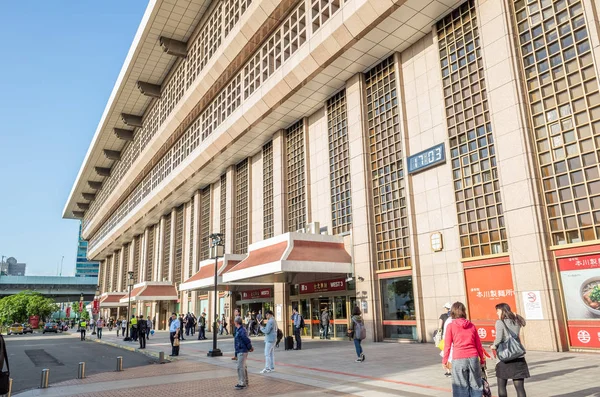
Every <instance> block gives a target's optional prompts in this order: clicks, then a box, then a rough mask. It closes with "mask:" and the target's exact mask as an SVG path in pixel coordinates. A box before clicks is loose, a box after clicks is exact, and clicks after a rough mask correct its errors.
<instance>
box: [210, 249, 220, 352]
mask: <svg viewBox="0 0 600 397" xmlns="http://www.w3.org/2000/svg"><path fill="white" fill-rule="evenodd" d="M214 247H215V289H214V293H215V299H214V305H213V307H214V312H213V316H215V321H214V322H213V346H212V350H210V351H209V352H208V353H207V354H206V355H207V356H208V357H220V356H222V355H223V353H222V352H221V350H220V349H218V348H217V320H218V318H219V317H218V314H217V300H218V299H219V291H218V289H217V288H218V287H217V271H218V267H219V255H218V253H217V250H218V248H217V246H216V245H214Z"/></svg>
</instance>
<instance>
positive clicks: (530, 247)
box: [477, 0, 566, 351]
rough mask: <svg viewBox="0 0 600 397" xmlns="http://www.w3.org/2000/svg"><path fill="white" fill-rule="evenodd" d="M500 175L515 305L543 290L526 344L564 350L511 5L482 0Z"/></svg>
mask: <svg viewBox="0 0 600 397" xmlns="http://www.w3.org/2000/svg"><path fill="white" fill-rule="evenodd" d="M477 3H478V4H477V5H478V7H477V16H478V24H479V26H480V29H479V32H480V40H481V48H482V51H483V54H482V57H483V62H484V64H485V69H484V73H485V77H486V79H485V81H486V85H487V94H488V103H489V109H490V116H491V123H492V130H493V132H494V137H495V148H496V159H497V162H498V178H499V181H500V186H501V192H502V204H503V208H504V218H505V223H506V232H507V238H508V249H509V253H510V259H511V265H512V275H513V283H514V291H515V298H516V301H517V308H516V311H517V312H519V313H523V312H524V306H523V301H522V299H521V298H522V292H523V291H532V290H533V291H540V292H541V298H542V307H543V311H544V318H545V319H544V320H531V321H528V323H527V327H525V328H524V329H523V336H524V338H525V344H526V345H527V346H528V348H529V349H532V350H551V351H557V350H562V349H563V348H564V346H565V343H564V342H561V341H565V340H566V338H565V335H564V333H565V330H564V327H563V326H562V324H563V323H562V311H561V309H560V308H561V301H560V295H559V290H558V280H557V279H556V277H553V275H556V269H555V266H554V264H553V263H552V260H551V256H550V255H549V252H548V247H547V245H546V236H545V234H544V215H543V214H544V213H545V209H544V207H543V203H542V202H541V201H540V197H541V193H540V192H539V190H538V181H537V179H536V178H537V177H536V175H537V173H536V169H535V167H537V165H536V162H535V150H534V149H533V145H534V144H535V143H534V142H531V140H530V137H531V132H530V130H529V126H528V123H527V122H525V120H526V119H527V110H526V109H527V102H526V101H524V98H525V96H524V95H525V94H524V93H523V92H522V89H521V87H523V86H524V84H523V82H522V81H521V78H520V74H519V68H518V62H519V60H518V59H517V58H516V57H517V49H516V48H515V47H514V43H515V42H516V40H517V37H516V35H517V33H516V32H514V31H513V29H512V26H511V24H510V22H509V21H511V18H512V15H511V12H512V11H511V9H510V7H509V5H508V3H507V2H506V1H482V0H479V1H478V2H477Z"/></svg>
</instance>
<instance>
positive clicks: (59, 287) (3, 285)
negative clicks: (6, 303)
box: [0, 276, 98, 302]
mask: <svg viewBox="0 0 600 397" xmlns="http://www.w3.org/2000/svg"><path fill="white" fill-rule="evenodd" d="M97 286H98V278H97V277H58V276H0V298H1V297H4V296H9V295H14V294H17V293H19V292H21V291H24V290H30V291H35V292H39V293H40V294H42V295H44V296H47V297H49V298H54V299H55V300H56V302H76V301H79V297H80V296H81V294H83V299H84V300H85V301H88V302H89V301H91V300H93V299H94V295H95V294H96V287H97Z"/></svg>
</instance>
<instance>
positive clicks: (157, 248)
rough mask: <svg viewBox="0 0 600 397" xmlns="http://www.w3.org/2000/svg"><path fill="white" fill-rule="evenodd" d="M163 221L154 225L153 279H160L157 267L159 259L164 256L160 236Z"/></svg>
mask: <svg viewBox="0 0 600 397" xmlns="http://www.w3.org/2000/svg"><path fill="white" fill-rule="evenodd" d="M161 222H162V219H161ZM161 222H159V223H157V224H156V225H154V252H153V253H152V254H153V255H154V261H153V262H152V263H153V265H152V281H160V279H159V275H160V273H158V272H157V271H156V269H157V268H158V262H159V260H161V256H162V247H161V245H160V243H161V241H162V239H161V237H160V234H161V231H162V229H163V228H162V227H161V226H160V224H161Z"/></svg>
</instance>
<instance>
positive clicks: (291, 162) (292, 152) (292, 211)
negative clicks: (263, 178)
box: [286, 120, 306, 232]
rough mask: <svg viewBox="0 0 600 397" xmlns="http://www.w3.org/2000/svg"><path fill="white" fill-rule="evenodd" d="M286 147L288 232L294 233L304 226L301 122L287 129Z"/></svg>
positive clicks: (302, 125)
mask: <svg viewBox="0 0 600 397" xmlns="http://www.w3.org/2000/svg"><path fill="white" fill-rule="evenodd" d="M286 145H287V193H288V198H287V215H288V231H290V232H295V231H296V230H298V229H301V228H303V227H304V226H305V225H306V194H305V189H306V179H305V174H304V123H303V121H302V120H300V121H298V122H297V123H296V124H294V125H293V126H291V127H290V128H288V129H287V132H286Z"/></svg>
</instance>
